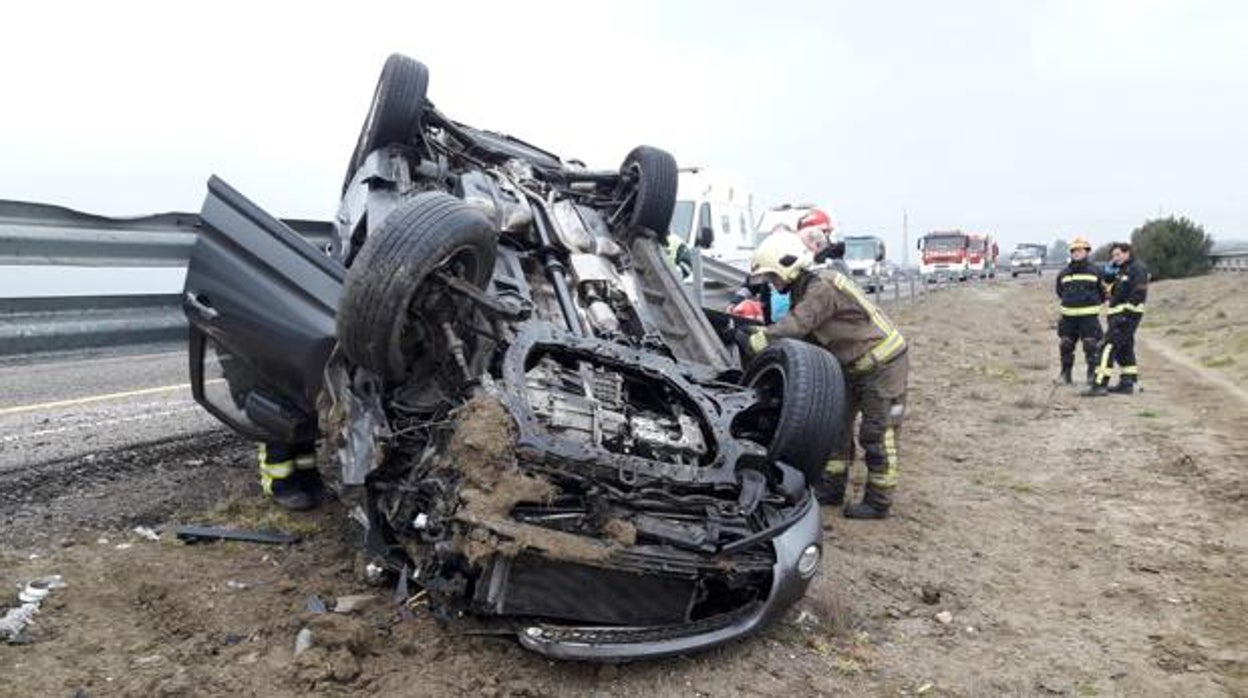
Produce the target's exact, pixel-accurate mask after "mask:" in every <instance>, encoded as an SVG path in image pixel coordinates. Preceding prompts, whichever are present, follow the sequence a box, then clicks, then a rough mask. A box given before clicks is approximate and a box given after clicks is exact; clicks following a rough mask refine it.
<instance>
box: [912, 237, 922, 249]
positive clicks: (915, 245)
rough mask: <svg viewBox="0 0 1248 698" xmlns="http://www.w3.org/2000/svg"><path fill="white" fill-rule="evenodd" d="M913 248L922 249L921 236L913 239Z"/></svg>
mask: <svg viewBox="0 0 1248 698" xmlns="http://www.w3.org/2000/svg"><path fill="white" fill-rule="evenodd" d="M914 249H916V250H922V249H923V238H919V239H918V240H915V241H914Z"/></svg>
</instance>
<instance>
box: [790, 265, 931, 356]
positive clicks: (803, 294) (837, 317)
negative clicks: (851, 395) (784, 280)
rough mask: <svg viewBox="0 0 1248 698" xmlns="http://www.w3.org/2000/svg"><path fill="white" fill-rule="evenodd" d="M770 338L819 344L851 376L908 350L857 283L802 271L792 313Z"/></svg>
mask: <svg viewBox="0 0 1248 698" xmlns="http://www.w3.org/2000/svg"><path fill="white" fill-rule="evenodd" d="M766 333H767V336H768V337H769V338H780V337H789V338H792V339H804V340H808V341H811V342H813V343H815V344H818V345H819V346H821V347H823V348H824V349H827V350H828V351H830V352H832V353H833V354H835V355H836V358H837V359H838V360H839V361H840V362H841V365H842V366H844V367H845V368H846V370H848V371H849V372H850V373H869V372H871V371H873V370H875V368H876V367H878V366H880V365H883V364H886V363H888V362H889V361H892V360H893V359H895V358H897V357H898V356H901V355H902V354H903V353H905V351H906V340H905V338H903V337H902V336H901V332H899V331H898V330H897V328H896V327H894V326H893V323H892V321H891V320H889V319H888V317H886V316H885V315H884V313H882V312H880V309H879V308H877V307H875V304H874V303H872V302H871V301H870V300H869V299H868V298H867V297H866V294H864V293H863V292H862V289H860V288H859V287H858V285H857V284H855V283H854V282H853V280H852V279H850V278H849V277H848V276H846V275H845V274H842V273H840V272H838V271H835V270H833V269H820V270H817V271H805V272H802V275H801V276H799V277H798V278H797V281H795V282H794V283H793V287H792V289H791V290H790V309H789V314H788V315H785V316H784V318H782V319H781V320H780V321H779V322H777V323H776V324H774V325H771V326H770V327H768V328H767V329H766Z"/></svg>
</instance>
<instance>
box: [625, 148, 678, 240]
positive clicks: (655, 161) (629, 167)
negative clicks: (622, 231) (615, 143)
mask: <svg viewBox="0 0 1248 698" xmlns="http://www.w3.org/2000/svg"><path fill="white" fill-rule="evenodd" d="M620 172H622V173H624V174H626V175H629V174H631V175H632V176H633V177H634V178H635V181H636V182H637V189H636V192H637V193H636V199H635V200H634V201H633V210H632V214H631V215H630V216H629V217H628V226H629V227H630V228H635V227H641V228H646V229H648V230H651V231H653V232H655V233H657V234H658V236H659V240H660V241H661V242H666V241H667V227H668V226H669V225H670V224H671V222H672V211H673V210H674V209H675V208H676V185H677V181H678V177H679V174H678V173H677V170H676V158H674V157H672V154H671V153H669V152H667V151H666V150H660V149H658V148H652V147H650V146H648V145H639V146H637V147H636V148H633V151H632V152H631V153H629V154H628V157H626V158H624V164H622V165H620Z"/></svg>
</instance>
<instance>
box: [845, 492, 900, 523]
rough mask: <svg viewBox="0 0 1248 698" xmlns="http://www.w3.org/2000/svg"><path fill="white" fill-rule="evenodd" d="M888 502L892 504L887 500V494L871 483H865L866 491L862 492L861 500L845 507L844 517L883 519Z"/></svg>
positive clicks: (886, 515) (886, 513)
mask: <svg viewBox="0 0 1248 698" xmlns="http://www.w3.org/2000/svg"><path fill="white" fill-rule="evenodd" d="M890 504H892V502H890V501H889V497H888V495H886V494H884V493H882V492H880V491H879V490H877V489H875V488H874V487H872V486H871V485H867V489H866V491H864V492H863V493H862V501H861V502H858V503H857V504H850V505H849V506H847V507H845V512H844V514H845V518H847V519H885V518H888V508H889V505H890Z"/></svg>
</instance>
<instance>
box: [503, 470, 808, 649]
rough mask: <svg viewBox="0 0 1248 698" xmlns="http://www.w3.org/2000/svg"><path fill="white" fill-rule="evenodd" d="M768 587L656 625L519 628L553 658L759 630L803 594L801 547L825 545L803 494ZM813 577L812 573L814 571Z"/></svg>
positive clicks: (704, 645)
mask: <svg viewBox="0 0 1248 698" xmlns="http://www.w3.org/2000/svg"><path fill="white" fill-rule="evenodd" d="M772 545H774V546H775V552H776V562H775V564H774V565H773V566H772V584H771V592H770V594H769V595H768V596H767V598H766V599H765V600H763V601H759V602H755V603H753V604H750V605H747V606H745V607H742V608H739V609H737V610H735V611H732V612H729V613H725V614H721V615H718V616H713V617H710V618H705V619H702V620H699V621H694V622H691V623H685V624H681V625H672V626H660V627H585V626H561V625H552V624H545V623H535V624H533V625H530V626H528V627H526V628H524V629H523V631H521V632H520V633H519V639H520V644H521V645H523V646H524V647H525V648H526V649H530V650H533V651H534V652H539V653H541V654H544V655H546V656H549V657H553V658H556V659H570V660H583V661H600V662H623V661H632V660H638V659H657V658H660V657H670V656H674V655H680V654H688V653H691V652H700V651H702V650H707V649H710V648H712V647H716V646H718V645H722V644H725V643H728V642H732V641H733V640H737V639H739V638H742V637H745V636H747V635H750V634H753V633H755V632H757V631H758V630H759V629H761V628H762V627H764V626H766V625H767V624H768V623H771V622H772V621H774V620H775V619H777V618H779V617H780V616H782V615H783V614H784V613H785V611H787V610H788V609H789V607H791V606H792V605H793V604H794V603H795V602H796V601H797V600H798V599H800V598H801V597H802V596H803V595H804V594H805V593H806V588H807V587H808V586H809V585H810V578H806V579H803V578H802V577H801V575H799V574H798V571H797V561H798V558H799V557H800V556H801V554H802V551H803V550H805V549H806V548H807V547H809V546H811V545H815V546H818V547H819V548H821V549H822V547H823V528H822V525H821V521H820V516H819V505H818V503H817V502H816V500H815V498H814V496H813V495H812V496H810V497H808V498H807V504H806V511H805V512H804V513H803V514H802V516H801V518H799V519H798V520H797V522H796V523H794V524H793V525H792V526H790V527H789V529H788V530H787V531H785V532H784V533H782V534H780V535H779V536H777V537H776V538H775V539H774V540H773V541H772ZM812 578H813V575H812Z"/></svg>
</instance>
